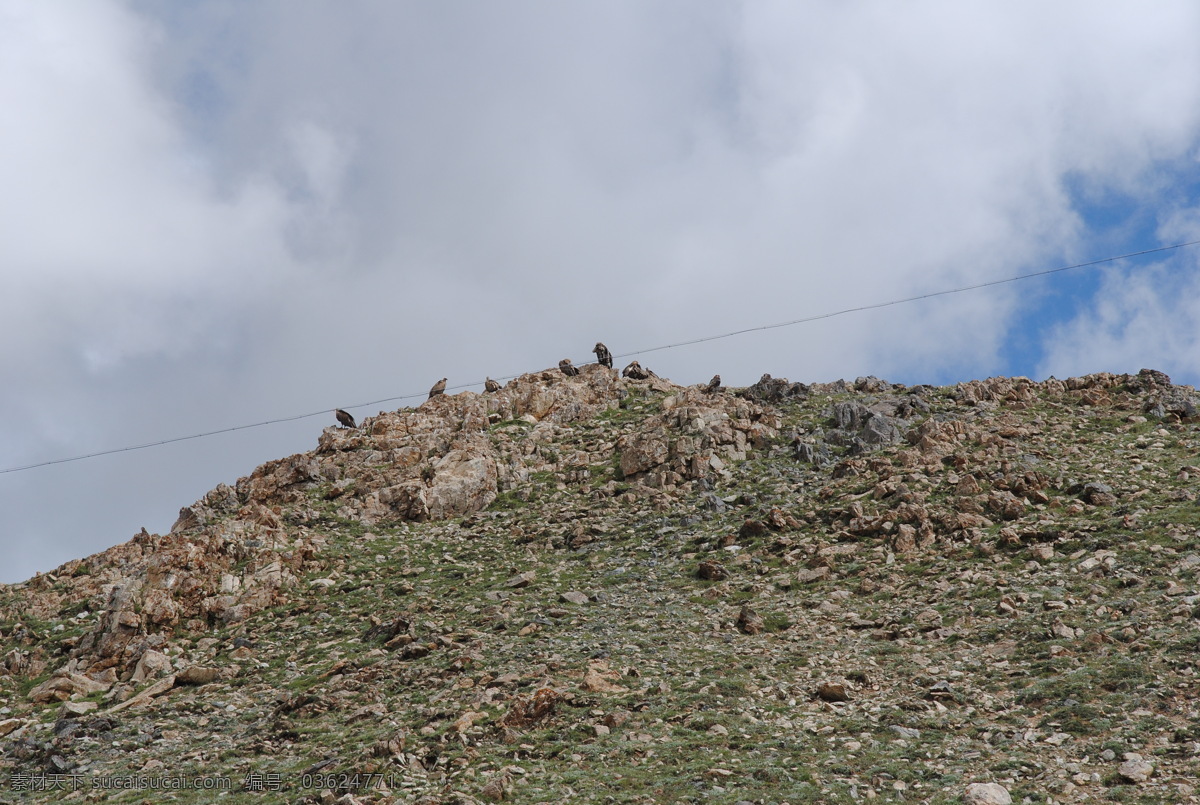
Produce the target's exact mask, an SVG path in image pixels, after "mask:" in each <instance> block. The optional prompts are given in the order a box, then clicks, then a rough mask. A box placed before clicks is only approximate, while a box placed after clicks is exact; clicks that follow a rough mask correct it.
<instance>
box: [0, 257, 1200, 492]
mask: <svg viewBox="0 0 1200 805" xmlns="http://www.w3.org/2000/svg"><path fill="white" fill-rule="evenodd" d="M1197 244H1200V240H1191V241H1187V242H1185V243H1175V244H1172V245H1170V246H1159V247H1156V248H1153V249H1143V250H1142V251H1138V252H1130V253H1129V254H1120V255H1116V256H1113V257H1104V258H1101V259H1099V260H1089V261H1088V262H1086V263H1075V264H1074V265H1069V266H1061V267H1059V268H1051V269H1046V270H1044V271H1034V272H1031V273H1028V274H1018V275H1015V276H1012V277H1004V278H1002V279H997V280H989V281H988V282H980V283H975V284H973V285H963V286H961V287H958V288H948V289H945V290H941V291H930V292H929V293H924V294H917V295H916V296H907V297H904V298H902V299H892V300H890V301H887V302H875V303H872V304H869V305H858V306H856V307H849V308H843V309H841V310H835V311H831V312H829V313H819V314H816V315H813V316H805V317H803V318H799V319H792V320H790V321H783V322H777V323H775V324H764V325H760V326H758V327H746V328H743V329H741V330H732V331H730V332H727V333H721V334H719V335H707V336H701V337H700V338H692V339H689V340H687V341H677V342H675V343H673V344H663V345H660V346H656V347H648V348H646V349H639V350H633V351H632V352H623V353H620V354H618V355H614V356H613V357H615V358H628V357H632V356H634V355H647V354H649V353H652V352H661V351H662V350H666V349H675V348H678V347H686V346H692V345H694V344H703V343H707V342H709V341H719V340H722V339H725V338H732V337H734V336H738V335H745V334H746V333H754V332H761V331H764V330H776V329H779V328H781V327H793V326H795V325H797V324H808V323H810V322H814V321H822V320H824V319H832V318H835V317H837V316H845V315H848V314H850V313H862V312H864V311H868V310H879V309H881V308H885V307H893V306H895V305H903V304H908V303H910V302H919V301H922V300H924V299H933V298H936V297H939V296H950V295H952V294H959V293H964V292H966V291H976V290H979V289H981V288H992V287H995V286H997V285H1006V284H1008V283H1013V282H1020V281H1022V280H1028V279H1034V278H1037V277H1046V276H1049V275H1051V274H1059V273H1062V272H1064V271H1073V270H1075V269H1080V268H1090V267H1093V266H1098V265H1103V264H1105V263H1114V262H1116V261H1118V260H1128V259H1131V258H1134V257H1144V256H1146V255H1148V254H1157V253H1161V252H1168V251H1173V250H1176V249H1183V248H1186V247H1188V246H1195V245H1197ZM589 363H594V361H590V362H589ZM584 365H586V364H584ZM521 374H522V373H517V374H511V375H503V376H500V377H498V378H496V379H497V380H512V379H514V378H517V377H520V376H521ZM483 382H484V381H482V380H476V381H474V382H470V383H459V384H457V385H454V386H447V388H446V390H447V391H457V390H459V389H466V388H471V387H472V386H479V385H482V384H483ZM426 393H427V392H414V393H412V394H401V395H399V396H396V397H384V398H383V399H380V400H372V401H370V402H363V403H357V404H355V405H343V406H339V407H341V408H346V409H350V410H354V409H358V408H366V407H368V406H372V405H380V404H382V403H390V402H398V401H401V400H412V399H418V398H420V397H422V396H424V395H425V394H426ZM331 410H333V409H331V408H324V409H322V410H320V411H313V412H311V413H307V414H296V415H294V416H285V417H277V418H275V419H268V420H264V421H262V422H254V423H250V424H247V425H234V426H233V427H228V428H220V429H217V430H210V431H204V432H203V433H194V434H191V435H190V436H175V437H173V438H170V439H161V440H159V441H154V442H145V443H142V444H134V445H128V446H126V447H116V448H112V449H108V450H98V451H96V452H94V453H86V454H83V455H78V456H69V457H67V458H58V459H51V460H49V461H40V462H37V463H34V464H25V465H22V466H17V467H8V468H6V469H0V475H4V474H7V473H13V472H23V471H25V470H32V469H37V468H38V467H48V466H51V465H54V464H68V463H71V462H74V461H83V460H84V459H88V458H98V457H100V456H109V455H114V454H116V453H128V452H132V451H134V450H145V449H147V448H150V447H160V446H162V445H167V444H175V443H176V442H186V441H190V440H193V439H204V438H207V437H209V436H219V435H221V434H223V433H233V432H235V431H239V430H249V429H251V428H262V427H266V426H267V425H278V424H282V423H284V422H295V421H297V420H300V419H310V418H312V417H316V416H325V415H327V414H328V413H329V412H330V411H331Z"/></svg>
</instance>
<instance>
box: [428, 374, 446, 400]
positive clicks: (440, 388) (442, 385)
mask: <svg viewBox="0 0 1200 805" xmlns="http://www.w3.org/2000/svg"><path fill="white" fill-rule="evenodd" d="M445 393H446V378H444V377H443V378H442V379H441V380H439V381H438V382H436V383H434V384H433V388H431V389H430V390H429V399H431V400H432V399H433V398H434V397H436V396H438V395H439V394H445Z"/></svg>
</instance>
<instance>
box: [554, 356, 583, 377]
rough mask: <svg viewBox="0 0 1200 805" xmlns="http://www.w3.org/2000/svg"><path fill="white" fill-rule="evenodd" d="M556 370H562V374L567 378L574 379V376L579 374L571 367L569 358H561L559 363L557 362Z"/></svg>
mask: <svg viewBox="0 0 1200 805" xmlns="http://www.w3.org/2000/svg"><path fill="white" fill-rule="evenodd" d="M558 368H559V369H562V373H563V374H564V375H566V376H567V377H574V376H575V375H577V374H579V370H578V369H576V368H575V367H574V365H572V363H571V359H570V358H563V359H562V360H561V361H559V362H558Z"/></svg>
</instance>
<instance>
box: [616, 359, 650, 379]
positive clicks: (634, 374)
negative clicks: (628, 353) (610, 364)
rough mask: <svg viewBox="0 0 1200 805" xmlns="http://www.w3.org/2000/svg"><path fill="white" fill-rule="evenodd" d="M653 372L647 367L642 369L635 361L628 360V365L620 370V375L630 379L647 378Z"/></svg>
mask: <svg viewBox="0 0 1200 805" xmlns="http://www.w3.org/2000/svg"><path fill="white" fill-rule="evenodd" d="M653 374H654V372H651V371H650V370H649V369H643V368H642V365H641V364H640V363H638V362H637V361H630V362H629V365H628V366H626V367H625V368H624V369H622V370H621V377H628V378H629V379H630V380H649V379H650V377H651V376H652V375H653Z"/></svg>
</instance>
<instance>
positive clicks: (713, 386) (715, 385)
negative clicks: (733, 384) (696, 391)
mask: <svg viewBox="0 0 1200 805" xmlns="http://www.w3.org/2000/svg"><path fill="white" fill-rule="evenodd" d="M720 390H721V376H720V375H713V377H712V380H710V381H708V385H707V386H705V387H704V392H705V394H712V393H714V392H717V391H720Z"/></svg>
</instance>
